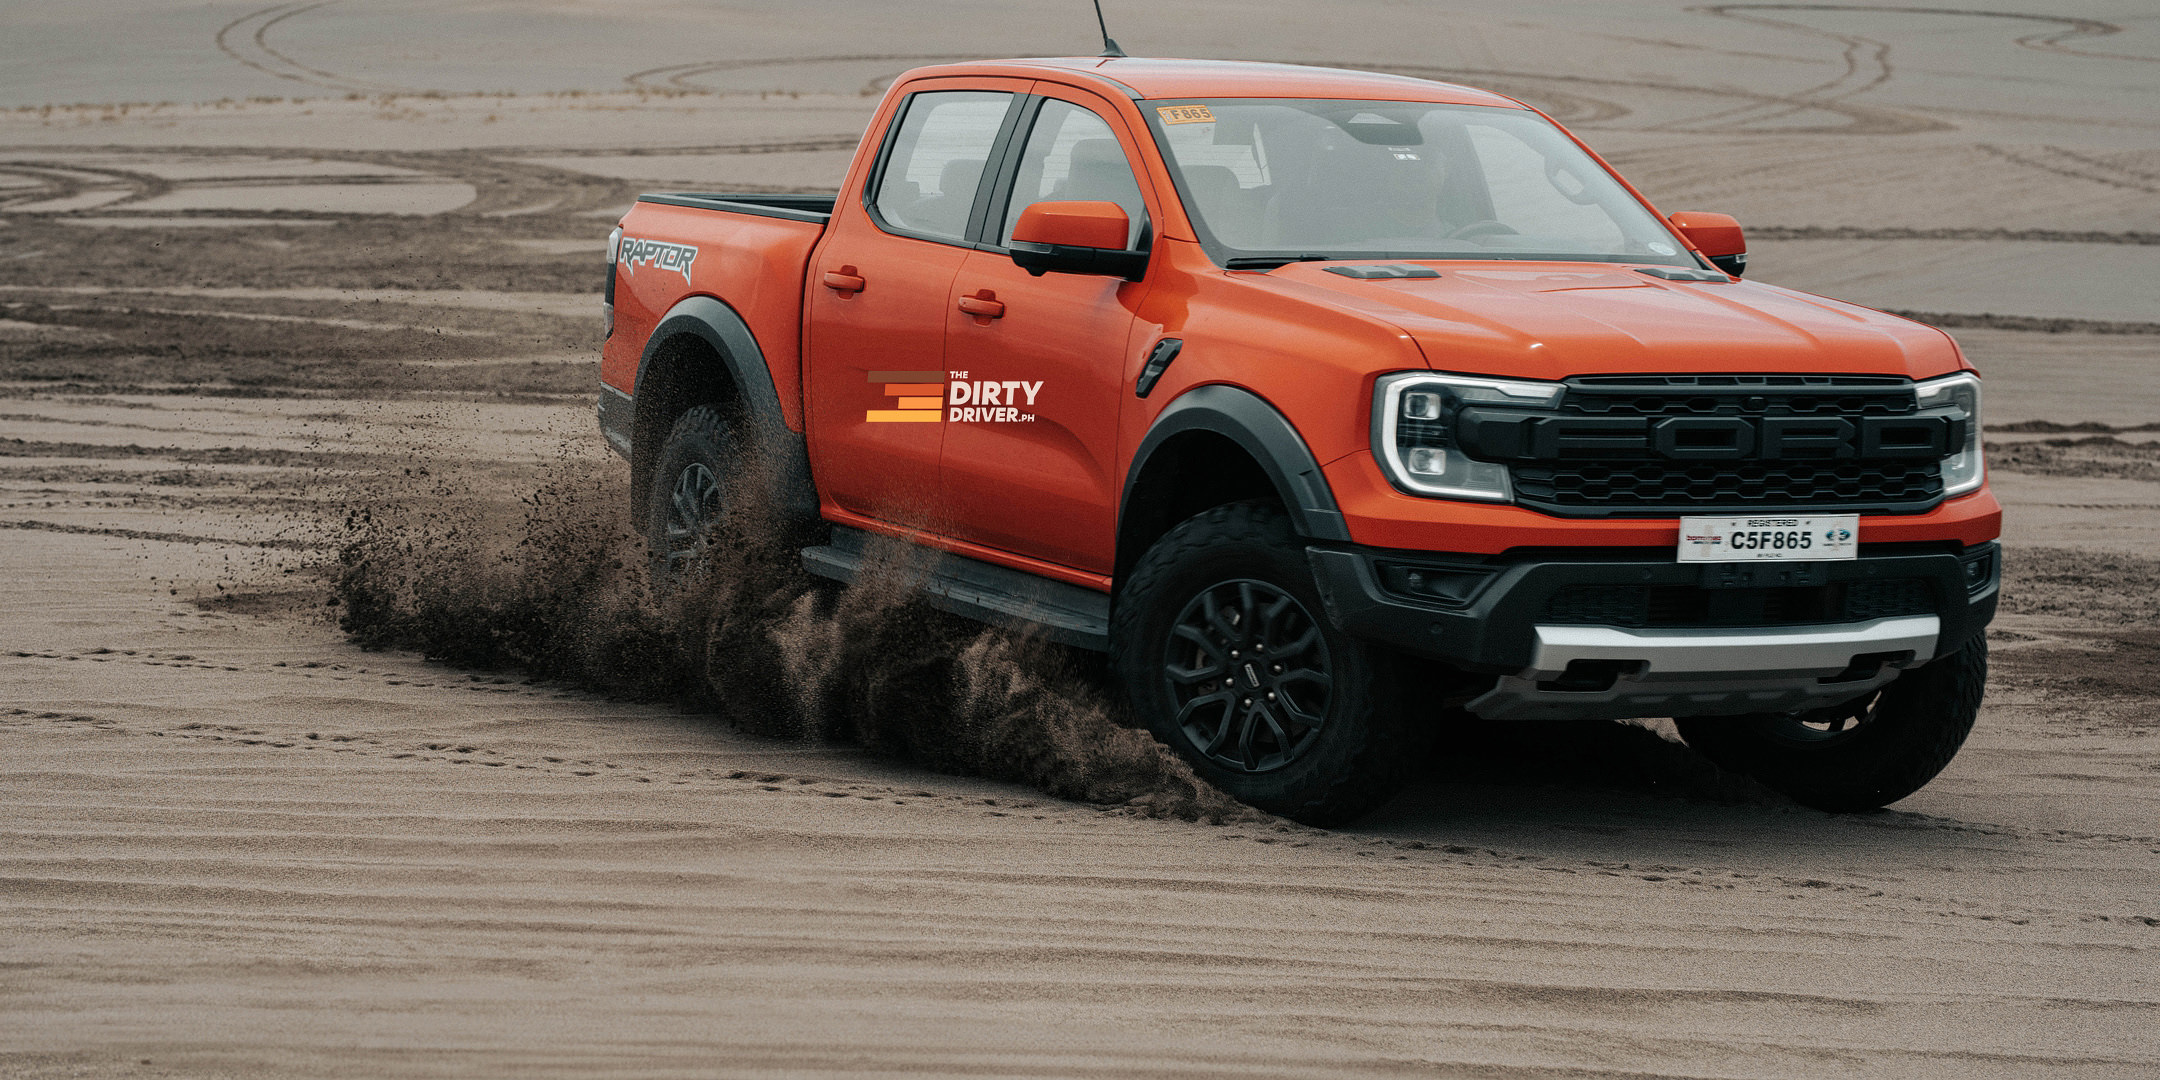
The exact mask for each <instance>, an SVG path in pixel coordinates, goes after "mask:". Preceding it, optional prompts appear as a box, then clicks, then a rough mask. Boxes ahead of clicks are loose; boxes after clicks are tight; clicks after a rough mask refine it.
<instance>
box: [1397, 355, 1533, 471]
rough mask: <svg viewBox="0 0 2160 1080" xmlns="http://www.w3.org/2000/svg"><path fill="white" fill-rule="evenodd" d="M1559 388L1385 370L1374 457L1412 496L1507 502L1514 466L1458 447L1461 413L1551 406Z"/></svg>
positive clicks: (1458, 376)
mask: <svg viewBox="0 0 2160 1080" xmlns="http://www.w3.org/2000/svg"><path fill="white" fill-rule="evenodd" d="M1560 391H1561V386H1560V384H1559V383H1543V382H1517V381H1514V380H1511V379H1488V378H1484V377H1481V376H1476V375H1429V374H1425V373H1422V372H1410V373H1406V374H1402V375H1389V376H1386V377H1384V378H1382V379H1381V380H1380V381H1379V383H1378V384H1376V385H1375V387H1374V390H1373V457H1375V458H1377V459H1379V461H1380V464H1381V467H1382V468H1383V469H1384V470H1386V472H1387V474H1388V479H1389V480H1391V481H1393V482H1394V484H1395V486H1396V487H1398V488H1401V489H1402V490H1404V491H1407V492H1409V493H1411V494H1413V495H1434V496H1439V497H1441V498H1448V499H1483V500H1486V501H1488V502H1507V501H1508V500H1509V499H1510V498H1512V497H1513V496H1512V494H1511V493H1510V492H1509V490H1508V468H1507V466H1506V465H1503V464H1500V463H1498V462H1492V461H1473V460H1471V459H1470V458H1469V457H1466V456H1465V455H1464V454H1463V452H1462V451H1461V450H1459V449H1457V448H1456V447H1455V445H1454V434H1453V433H1454V428H1455V414H1456V413H1457V412H1458V411H1460V410H1461V408H1462V407H1463V406H1465V405H1521V406H1531V405H1550V404H1552V403H1553V402H1554V401H1556V400H1558V399H1559V397H1560Z"/></svg>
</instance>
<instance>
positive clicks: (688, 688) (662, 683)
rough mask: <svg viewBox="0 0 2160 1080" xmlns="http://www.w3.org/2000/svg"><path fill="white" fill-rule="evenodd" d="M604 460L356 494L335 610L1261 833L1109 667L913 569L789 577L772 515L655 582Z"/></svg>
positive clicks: (406, 475) (367, 629)
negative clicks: (936, 596) (930, 593)
mask: <svg viewBox="0 0 2160 1080" xmlns="http://www.w3.org/2000/svg"><path fill="white" fill-rule="evenodd" d="M613 466H614V463H612V462H608V463H601V462H592V461H589V460H588V461H569V460H565V461H559V462H557V463H555V464H553V465H552V466H551V467H550V468H549V469H548V470H547V475H546V476H545V478H544V479H543V480H542V481H541V482H540V483H539V484H538V485H537V486H536V487H535V488H534V489H533V490H532V491H530V492H529V493H528V494H526V495H525V496H523V497H522V498H521V499H520V500H518V502H517V504H516V505H515V506H514V507H512V506H510V505H507V504H506V503H505V502H504V501H502V500H492V501H491V500H490V499H489V498H487V497H486V495H485V492H484V491H483V490H482V488H483V485H484V484H485V483H486V477H485V475H484V474H470V473H468V474H458V473H456V472H455V471H454V467H452V466H449V465H446V464H444V463H440V462H426V463H418V464H413V465H409V466H407V467H406V468H404V469H403V470H402V471H401V472H400V473H397V474H392V475H391V476H390V477H389V478H387V480H385V481H379V482H375V483H373V484H371V485H370V486H371V487H372V488H373V489H374V490H371V491H367V492H364V493H355V496H354V497H353V498H351V499H350V500H349V501H348V505H351V506H353V507H354V509H353V510H352V511H351V512H350V514H349V515H348V516H347V517H346V519H345V521H344V522H343V525H342V529H341V531H342V536H341V543H340V545H339V554H338V561H337V565H336V567H335V571H334V588H333V598H332V601H331V602H332V603H333V604H334V605H336V606H337V607H338V608H339V609H340V611H339V626H340V628H341V629H342V630H344V632H345V633H346V634H348V635H349V636H350V637H351V638H352V639H353V640H354V641H356V642H357V643H359V644H361V645H363V646H365V647H367V648H370V649H407V650H411V651H415V652H418V653H421V654H422V655H424V656H426V657H428V658H429V659H433V660H439V661H442V662H445V663H449V664H452V665H456V666H460V667H467V668H484V669H493V670H510V671H516V672H520V673H522V674H524V675H526V676H527V677H530V678H534V679H543V680H550V681H555V682H560V683H565V684H569V685H573V686H577V687H580V688H583V689H587V690H591V691H595V692H598V693H601V694H604V695H607V696H610V697H617V698H624V699H629V700H636V701H672V702H675V703H677V704H679V705H680V706H682V707H684V708H688V709H692V710H696V711H701V712H706V713H710V714H712V715H714V716H716V717H718V718H720V719H721V720H722V721H724V722H726V723H728V724H730V725H732V726H734V727H736V728H738V729H741V730H744V731H748V732H752V733H755V734H759V735H765V736H770V737H774V738H782V739H801V740H809V741H814V742H820V743H827V744H842V745H857V746H861V747H864V748H865V749H868V750H870V751H872V752H874V753H877V754H880V755H883V756H888V757H893V758H897V759H900V760H904V761H909V762H913V763H917V764H920V765H923V766H925V767H928V768H932V769H936V770H940V771H944V772H950V773H959V774H965V775H972V776H980V777H985V778H988V779H994V780H1005V781H1012V782H1016V783H1022V784H1026V785H1029V786H1031V787H1034V788H1036V789H1038V790H1040V791H1043V792H1045V793H1047V794H1050V795H1054V796H1057V797H1059V798H1065V799H1073V800H1077V801H1080V802H1086V803H1094V804H1098V805H1115V806H1123V807H1129V808H1131V810H1132V811H1134V812H1136V813H1139V814H1142V815H1145V816H1161V817H1175V818H1182V819H1185V820H1205V821H1209V822H1215V823H1221V822H1224V821H1231V820H1254V819H1258V818H1260V817H1262V816H1263V815H1260V814H1259V813H1258V812H1257V811H1253V810H1251V809H1249V808H1247V807H1245V806H1243V805H1241V804H1239V803H1237V802H1236V801H1235V800H1233V799H1231V798H1229V797H1228V796H1226V795H1224V794H1222V793H1221V792H1219V791H1217V790H1216V789H1214V788H1213V787H1210V786H1209V785H1207V784H1206V783H1205V782H1203V781H1201V780H1199V779H1198V778H1197V777H1196V776H1194V775H1193V773H1192V771H1191V770H1190V769H1189V768H1187V767H1186V765H1185V764H1184V763H1183V762H1182V761H1180V760H1178V758H1177V757H1176V756H1175V755H1174V754H1172V753H1171V752H1170V751H1169V750H1168V749H1166V748H1165V747H1163V746H1162V745H1161V744H1160V743H1158V742H1156V741H1155V740H1154V739H1153V738H1152V737H1151V736H1149V735H1148V733H1147V732H1146V731H1144V730H1140V729H1136V728H1134V727H1130V726H1127V724H1128V721H1127V720H1126V719H1125V718H1124V717H1123V715H1122V711H1121V708H1120V706H1119V705H1118V703H1117V701H1116V696H1115V690H1114V688H1113V687H1112V686H1111V685H1110V683H1109V679H1108V677H1107V673H1106V672H1105V671H1103V670H1102V668H1101V665H1100V663H1099V661H1097V660H1096V659H1095V658H1093V657H1091V656H1088V655H1086V654H1078V653H1075V652H1074V651H1072V650H1069V649H1066V648H1063V647H1061V646H1057V645H1054V644H1050V643H1047V642H1043V641H1040V640H1036V639H1033V638H1030V637H1028V636H1025V635H1022V634H1019V633H1015V632H1012V631H1008V630H1002V629H996V628H989V627H983V626H979V625H976V624H974V623H971V622H967V621H965V620H962V619H959V618H956V617H954V616H951V615H947V614H945V613H943V612H940V611H936V610H934V609H932V608H929V607H927V606H926V605H924V604H923V603H922V602H920V601H919V600H918V599H916V598H915V594H914V589H913V575H914V574H916V573H919V572H920V571H921V569H922V563H921V558H922V556H921V555H920V554H918V553H916V552H915V551H913V550H911V549H908V548H907V547H905V546H904V545H901V544H899V543H897V542H895V543H891V544H889V545H887V546H883V547H878V548H874V549H873V551H872V553H871V558H870V560H869V566H868V569H867V572H866V573H865V574H864V575H863V577H862V580H860V581H859V582H858V583H856V584H853V585H848V586H840V585H838V584H836V583H832V582H826V581H821V580H819V579H816V578H813V577H811V576H810V575H808V574H807V573H805V572H804V571H803V570H802V569H801V564H800V558H799V555H798V553H797V550H796V548H795V546H794V545H793V544H792V543H790V542H789V541H790V540H791V539H792V536H791V535H790V534H789V532H788V530H785V529H783V528H780V527H779V526H778V525H777V524H776V518H775V516H774V515H773V514H772V513H771V512H770V511H769V510H768V509H767V508H765V507H763V506H759V505H755V504H754V503H753V504H749V505H739V506H736V507H733V508H731V512H730V514H729V516H728V518H727V519H726V520H725V521H724V522H722V523H721V524H720V525H718V526H717V527H715V529H714V530H713V533H712V535H711V536H709V537H708V539H707V542H706V545H705V549H704V550H705V559H704V560H703V564H702V566H701V567H700V568H699V569H698V571H696V572H695V573H694V574H693V576H692V578H691V579H690V580H689V581H688V582H686V583H685V584H684V585H682V586H681V587H680V588H678V589H675V590H673V591H672V592H662V591H659V590H656V589H655V588H654V587H653V586H652V584H651V583H650V574H649V571H648V555H647V552H646V548H645V544H644V541H643V540H642V538H641V537H640V536H639V535H638V534H637V533H636V532H635V531H634V530H633V529H632V528H631V526H630V522H629V521H628V520H627V518H628V514H627V513H626V511H625V507H624V503H625V499H624V498H623V481H622V477H621V470H620V468H619V467H613Z"/></svg>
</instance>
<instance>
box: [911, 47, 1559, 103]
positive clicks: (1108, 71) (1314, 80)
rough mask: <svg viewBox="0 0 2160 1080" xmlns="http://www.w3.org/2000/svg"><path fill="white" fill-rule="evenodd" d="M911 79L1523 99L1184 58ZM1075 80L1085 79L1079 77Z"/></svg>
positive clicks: (1210, 94) (1182, 94)
mask: <svg viewBox="0 0 2160 1080" xmlns="http://www.w3.org/2000/svg"><path fill="white" fill-rule="evenodd" d="M908 75H909V77H911V78H913V77H924V76H931V77H935V76H950V75H998V76H1005V77H1017V78H1034V79H1040V78H1054V79H1063V80H1070V81H1078V82H1081V83H1089V82H1093V83H1097V84H1098V85H1100V87H1101V88H1102V89H1106V90H1109V91H1111V92H1112V93H1119V94H1125V95H1127V96H1130V97H1135V98H1146V99H1166V98H1238V97H1252V98H1274V97H1283V98H1353V99H1357V98H1364V99H1369V100H1373V101H1430V102H1436V103H1439V104H1443V105H1496V106H1501V107H1505V108H1515V109H1519V108H1522V107H1523V106H1522V104H1521V103H1520V102H1517V101H1515V100H1514V99H1512V98H1507V97H1502V96H1500V95H1499V94H1494V93H1491V92H1488V91H1485V90H1479V89H1476V88H1474V87H1468V86H1457V85H1455V84H1454V83H1444V82H1435V81H1433V80H1431V79H1418V78H1413V77H1411V76H1408V75H1383V74H1380V73H1377V72H1371V71H1350V70H1347V69H1343V68H1328V67H1307V66H1304V65H1302V64H1263V63H1255V62H1252V61H1245V60H1184V59H1167V58H1157V57H1142V56H1135V57H1105V56H1054V57H1036V58H1031V59H1016V60H980V61H971V62H968V63H961V64H945V65H940V66H937V67H926V68H917V69H915V70H914V71H911V72H909V73H908ZM1073 76H1079V79H1078V80H1073V79H1072V77H1073Z"/></svg>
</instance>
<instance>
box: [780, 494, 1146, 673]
mask: <svg viewBox="0 0 2160 1080" xmlns="http://www.w3.org/2000/svg"><path fill="white" fill-rule="evenodd" d="M869 541H870V534H869V533H866V532H864V531H862V530H861V529H851V528H848V527H847V526H845V525H835V526H833V538H832V543H830V544H827V545H824V546H822V547H812V548H804V549H803V553H802V560H803V569H805V570H808V571H810V572H811V573H813V574H816V575H818V576H819V577H825V578H832V579H833V580H835V581H842V582H847V583H850V584H853V583H854V582H855V581H856V580H857V579H858V578H859V577H860V576H861V574H862V568H863V561H864V559H863V552H864V549H865V546H866V545H867V544H868V543H869ZM910 554H911V555H914V556H916V557H917V559H919V561H913V560H911V564H910V565H905V566H903V567H901V568H898V569H897V570H896V572H898V573H902V574H905V575H907V576H908V577H909V578H911V579H913V581H914V584H915V587H916V589H917V590H919V591H920V592H921V593H922V594H923V599H924V600H925V601H926V602H928V603H929V604H930V606H931V607H934V608H938V609H941V610H944V611H950V612H952V613H953V614H955V615H964V616H966V617H968V618H970V619H979V620H981V621H983V622H986V623H990V624H991V625H993V626H1009V627H1012V628H1013V629H1016V630H1026V631H1032V632H1034V633H1036V634H1039V635H1041V636H1042V637H1043V638H1045V639H1048V640H1050V641H1055V642H1059V643H1061V644H1065V645H1077V646H1079V647H1080V648H1083V649H1093V650H1095V651H1096V652H1108V651H1110V597H1109V596H1108V595H1106V594H1104V593H1099V592H1096V591H1095V590H1093V589H1083V588H1081V587H1080V586H1078V585H1067V584H1065V583H1064V582H1062V581H1051V580H1049V579H1047V578H1040V577H1036V576H1035V575H1033V574H1027V573H1022V572H1021V571H1018V570H1010V569H1007V568H1005V567H1002V566H995V565H992V564H990V563H986V562H983V561H982V560H980V559H970V558H967V557H966V556H962V555H954V554H951V553H949V552H943V551H934V550H932V549H930V548H921V547H917V548H911V549H910Z"/></svg>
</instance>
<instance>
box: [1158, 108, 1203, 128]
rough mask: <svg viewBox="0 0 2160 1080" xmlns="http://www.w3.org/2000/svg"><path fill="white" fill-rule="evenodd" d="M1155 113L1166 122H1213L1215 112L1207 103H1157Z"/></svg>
mask: <svg viewBox="0 0 2160 1080" xmlns="http://www.w3.org/2000/svg"><path fill="white" fill-rule="evenodd" d="M1155 115H1157V116H1160V117H1162V122H1163V123H1165V124H1212V123H1214V122H1215V114H1214V113H1212V112H1210V111H1208V107H1207V106H1205V105H1157V106H1156V107H1155Z"/></svg>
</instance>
